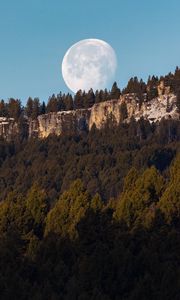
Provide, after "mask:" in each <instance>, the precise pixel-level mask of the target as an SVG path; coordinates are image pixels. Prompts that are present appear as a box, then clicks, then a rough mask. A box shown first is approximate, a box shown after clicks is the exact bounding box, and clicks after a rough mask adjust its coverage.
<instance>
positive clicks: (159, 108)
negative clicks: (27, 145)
mask: <svg viewBox="0 0 180 300" xmlns="http://www.w3.org/2000/svg"><path fill="white" fill-rule="evenodd" d="M122 103H126V107H127V115H128V118H127V119H125V120H124V122H129V120H130V119H131V117H132V116H133V117H134V118H135V119H136V120H139V119H140V118H141V117H143V118H145V119H148V120H149V121H150V122H158V121H160V120H161V119H162V118H172V119H176V120H179V113H178V112H177V107H176V96H175V95H173V94H171V93H170V92H169V91H167V88H166V89H165V88H164V87H163V86H162V85H161V86H160V87H159V96H158V97H157V98H154V99H153V100H151V101H149V102H148V101H144V102H143V104H142V105H141V106H140V105H139V101H138V98H137V97H136V95H135V94H127V95H123V96H121V97H120V99H117V100H109V101H106V102H101V103H97V104H94V105H93V107H92V108H89V109H77V110H72V111H61V112H57V113H48V114H44V115H40V116H38V118H37V119H36V120H31V119H25V122H26V124H27V130H28V133H27V136H29V137H39V138H46V137H48V136H49V135H50V134H55V135H58V136H59V135H72V134H78V133H81V132H83V131H88V130H90V129H91V128H92V126H93V125H95V126H96V127H97V128H98V129H100V128H102V127H103V126H104V125H105V124H106V123H107V121H108V120H112V119H113V121H115V122H116V123H117V124H119V123H120V122H121V121H122V113H121V105H122ZM18 134H19V126H18V124H17V122H15V120H14V119H12V118H4V117H3V118H0V136H2V137H4V138H5V139H6V140H11V139H13V138H14V136H16V135H18Z"/></svg>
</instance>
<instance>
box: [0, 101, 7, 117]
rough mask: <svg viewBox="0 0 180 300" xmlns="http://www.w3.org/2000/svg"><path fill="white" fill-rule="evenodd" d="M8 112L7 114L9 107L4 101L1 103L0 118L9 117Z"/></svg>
mask: <svg viewBox="0 0 180 300" xmlns="http://www.w3.org/2000/svg"><path fill="white" fill-rule="evenodd" d="M7 116H8V112H7V105H6V103H5V102H4V100H1V101H0V117H7Z"/></svg>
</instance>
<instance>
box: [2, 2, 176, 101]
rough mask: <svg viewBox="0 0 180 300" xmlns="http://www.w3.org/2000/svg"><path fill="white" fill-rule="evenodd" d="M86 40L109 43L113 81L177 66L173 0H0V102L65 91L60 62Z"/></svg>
mask: <svg viewBox="0 0 180 300" xmlns="http://www.w3.org/2000/svg"><path fill="white" fill-rule="evenodd" d="M86 38H98V39H103V40H105V41H107V42H108V43H110V44H111V46H112V47H113V48H114V50H115V51H116V54H117V58H118V72H117V78H116V81H117V83H118V85H119V86H120V87H123V86H124V85H125V84H126V83H127V81H128V79H129V78H130V77H131V76H135V75H137V76H138V77H140V78H143V79H144V80H146V79H147V77H148V75H153V74H155V75H161V74H166V73H168V72H169V71H174V69H175V67H176V66H177V65H178V66H180V1H179V0H171V1H170V0H137V1H135V0H51V1H50V0H0V98H3V99H5V100H7V99H8V98H10V97H16V98H20V99H21V100H22V102H24V103H25V101H26V100H27V98H28V96H32V97H36V96H37V97H39V98H40V99H41V100H44V101H47V99H48V97H49V96H50V95H52V94H53V93H55V94H57V93H58V92H59V91H62V92H68V91H69V90H68V88H67V87H66V85H65V83H64V81H63V78H62V75H61V62H62V59H63V56H64V54H65V52H66V50H67V49H68V48H69V47H70V46H71V45H72V44H73V43H75V42H78V41H79V40H81V39H86Z"/></svg>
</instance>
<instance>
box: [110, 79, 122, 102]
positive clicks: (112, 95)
mask: <svg viewBox="0 0 180 300" xmlns="http://www.w3.org/2000/svg"><path fill="white" fill-rule="evenodd" d="M120 95H121V91H120V89H119V88H118V86H117V83H116V82H114V83H113V85H112V88H111V93H110V98H111V99H119V97H120Z"/></svg>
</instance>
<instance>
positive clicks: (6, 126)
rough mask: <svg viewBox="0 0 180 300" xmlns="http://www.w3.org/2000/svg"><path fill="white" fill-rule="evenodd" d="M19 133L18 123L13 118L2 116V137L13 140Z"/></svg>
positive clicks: (0, 121) (0, 133) (0, 120)
mask: <svg viewBox="0 0 180 300" xmlns="http://www.w3.org/2000/svg"><path fill="white" fill-rule="evenodd" d="M18 134H19V126H18V123H17V122H15V120H14V119H13V118H5V117H0V137H3V138H4V139H5V140H7V141H11V140H12V139H14V137H16V136H17V135H18Z"/></svg>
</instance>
